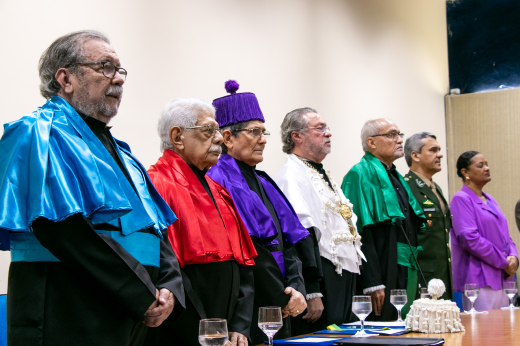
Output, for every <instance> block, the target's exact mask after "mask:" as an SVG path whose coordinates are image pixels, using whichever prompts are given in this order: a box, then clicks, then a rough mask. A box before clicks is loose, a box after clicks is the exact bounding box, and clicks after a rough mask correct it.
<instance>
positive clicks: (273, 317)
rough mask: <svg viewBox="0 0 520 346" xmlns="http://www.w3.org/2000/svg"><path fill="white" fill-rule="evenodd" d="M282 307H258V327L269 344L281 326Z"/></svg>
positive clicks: (271, 343)
mask: <svg viewBox="0 0 520 346" xmlns="http://www.w3.org/2000/svg"><path fill="white" fill-rule="evenodd" d="M282 326H283V321H282V309H281V308H279V307H277V306H266V307H263V308H259V309H258V328H260V329H261V330H262V331H263V332H264V334H265V335H267V338H268V339H269V345H271V346H272V345H273V336H274V335H275V334H276V333H277V332H278V331H279V330H280V328H282Z"/></svg>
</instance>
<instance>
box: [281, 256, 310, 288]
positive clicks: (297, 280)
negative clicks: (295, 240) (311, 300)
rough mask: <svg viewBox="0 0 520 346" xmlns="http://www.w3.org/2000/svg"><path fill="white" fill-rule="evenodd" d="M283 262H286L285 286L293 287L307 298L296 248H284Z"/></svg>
mask: <svg viewBox="0 0 520 346" xmlns="http://www.w3.org/2000/svg"><path fill="white" fill-rule="evenodd" d="M283 260H284V262H285V286H286V287H292V288H294V289H295V290H297V291H298V292H300V293H301V294H303V297H305V296H306V293H305V292H306V291H305V283H304V280H303V275H302V269H301V268H302V264H301V262H300V259H299V258H298V255H297V254H296V250H295V248H294V246H289V247H284V249H283Z"/></svg>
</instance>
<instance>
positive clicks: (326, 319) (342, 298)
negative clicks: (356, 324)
mask: <svg viewBox="0 0 520 346" xmlns="http://www.w3.org/2000/svg"><path fill="white" fill-rule="evenodd" d="M321 264H322V268H323V279H322V280H321V282H320V284H321V292H322V294H323V298H321V299H322V302H323V307H324V310H323V314H322V315H321V317H320V318H319V319H318V320H317V321H316V322H314V323H310V322H307V321H306V320H304V319H303V316H305V315H306V314H307V310H305V311H304V312H303V313H302V314H300V315H298V316H297V317H292V322H293V334H294V335H302V334H309V333H313V332H315V331H318V330H323V329H325V328H327V326H330V325H331V324H337V325H340V324H341V323H347V322H351V321H353V320H355V316H354V315H353V314H352V296H353V295H354V292H355V286H356V276H357V274H354V273H351V272H349V271H346V270H343V271H342V273H341V275H339V274H338V273H336V267H335V266H334V264H332V262H331V261H329V260H328V259H326V258H323V257H321Z"/></svg>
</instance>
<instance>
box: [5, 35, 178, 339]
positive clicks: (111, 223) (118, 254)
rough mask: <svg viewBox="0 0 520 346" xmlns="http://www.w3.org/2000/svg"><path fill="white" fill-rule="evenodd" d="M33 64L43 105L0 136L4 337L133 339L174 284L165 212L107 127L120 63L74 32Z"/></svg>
mask: <svg viewBox="0 0 520 346" xmlns="http://www.w3.org/2000/svg"><path fill="white" fill-rule="evenodd" d="M39 71H40V79H41V85H40V91H41V93H42V95H43V96H44V97H45V98H47V99H48V101H47V103H45V105H43V106H42V107H40V108H38V109H37V110H36V111H34V112H33V113H31V114H29V115H27V116H25V117H22V118H21V119H19V120H17V121H14V122H11V123H9V124H6V125H5V131H4V134H3V136H2V139H1V140H0V160H1V162H2V166H1V167H0V182H1V183H0V196H1V197H0V198H1V201H2V202H1V210H2V213H1V215H0V234H1V241H2V243H1V247H2V249H3V250H11V258H12V263H11V266H10V269H9V282H8V290H9V294H8V299H7V326H8V327H7V342H8V344H10V345H53V346H60V345H64V346H65V345H67V346H68V345H75V346H79V345H85V346H87V345H88V346H91V345H107V346H108V345H110V346H128V345H141V344H142V342H143V338H144V336H145V334H146V328H147V327H156V326H158V325H160V324H161V323H162V322H163V321H165V319H166V318H167V317H168V316H169V315H170V313H171V312H172V310H173V308H174V305H175V306H176V307H181V305H184V290H183V286H182V279H181V275H180V272H179V266H178V263H177V259H176V257H175V254H174V253H173V250H172V247H171V245H170V243H169V240H168V236H167V234H166V228H167V227H168V225H170V224H171V223H172V222H174V221H175V219H176V217H175V215H174V214H173V212H172V211H171V210H170V208H169V207H168V205H167V204H166V203H165V202H164V200H163V199H162V198H161V196H160V195H159V194H158V193H157V191H156V190H155V188H154V187H153V185H152V184H151V181H150V179H149V177H148V175H147V173H146V170H145V169H144V168H143V166H142V165H141V164H140V163H139V161H138V160H137V159H136V158H135V157H134V156H133V155H132V153H131V151H130V148H129V147H128V145H127V144H126V143H124V142H121V141H118V140H115V139H114V138H113V137H112V135H111V134H110V127H107V126H106V124H107V123H108V122H109V120H110V119H111V118H112V117H114V116H115V115H116V114H117V110H118V107H119V104H120V102H121V97H122V92H123V88H122V86H123V84H124V81H125V77H126V70H125V69H123V68H121V67H120V63H119V58H118V56H117V54H116V53H115V51H114V50H113V48H112V47H111V46H110V42H109V40H108V38H107V37H106V36H104V35H103V34H101V33H99V32H96V31H79V32H75V33H71V34H68V35H65V36H63V37H60V38H59V39H57V40H56V41H55V42H54V43H53V44H52V45H51V46H50V47H49V48H47V50H46V51H45V52H44V53H43V55H42V57H41V59H40V68H39Z"/></svg>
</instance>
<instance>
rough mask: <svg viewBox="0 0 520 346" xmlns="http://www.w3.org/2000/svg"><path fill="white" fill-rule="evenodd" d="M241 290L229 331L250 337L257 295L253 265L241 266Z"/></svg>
mask: <svg viewBox="0 0 520 346" xmlns="http://www.w3.org/2000/svg"><path fill="white" fill-rule="evenodd" d="M239 272H240V290H239V292H238V299H237V303H236V305H235V309H234V312H233V316H232V317H231V320H230V321H229V331H230V332H237V333H240V334H243V335H245V336H246V337H249V334H250V331H251V322H252V321H253V303H254V297H255V288H254V285H255V280H254V277H253V267H240V269H239Z"/></svg>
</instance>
